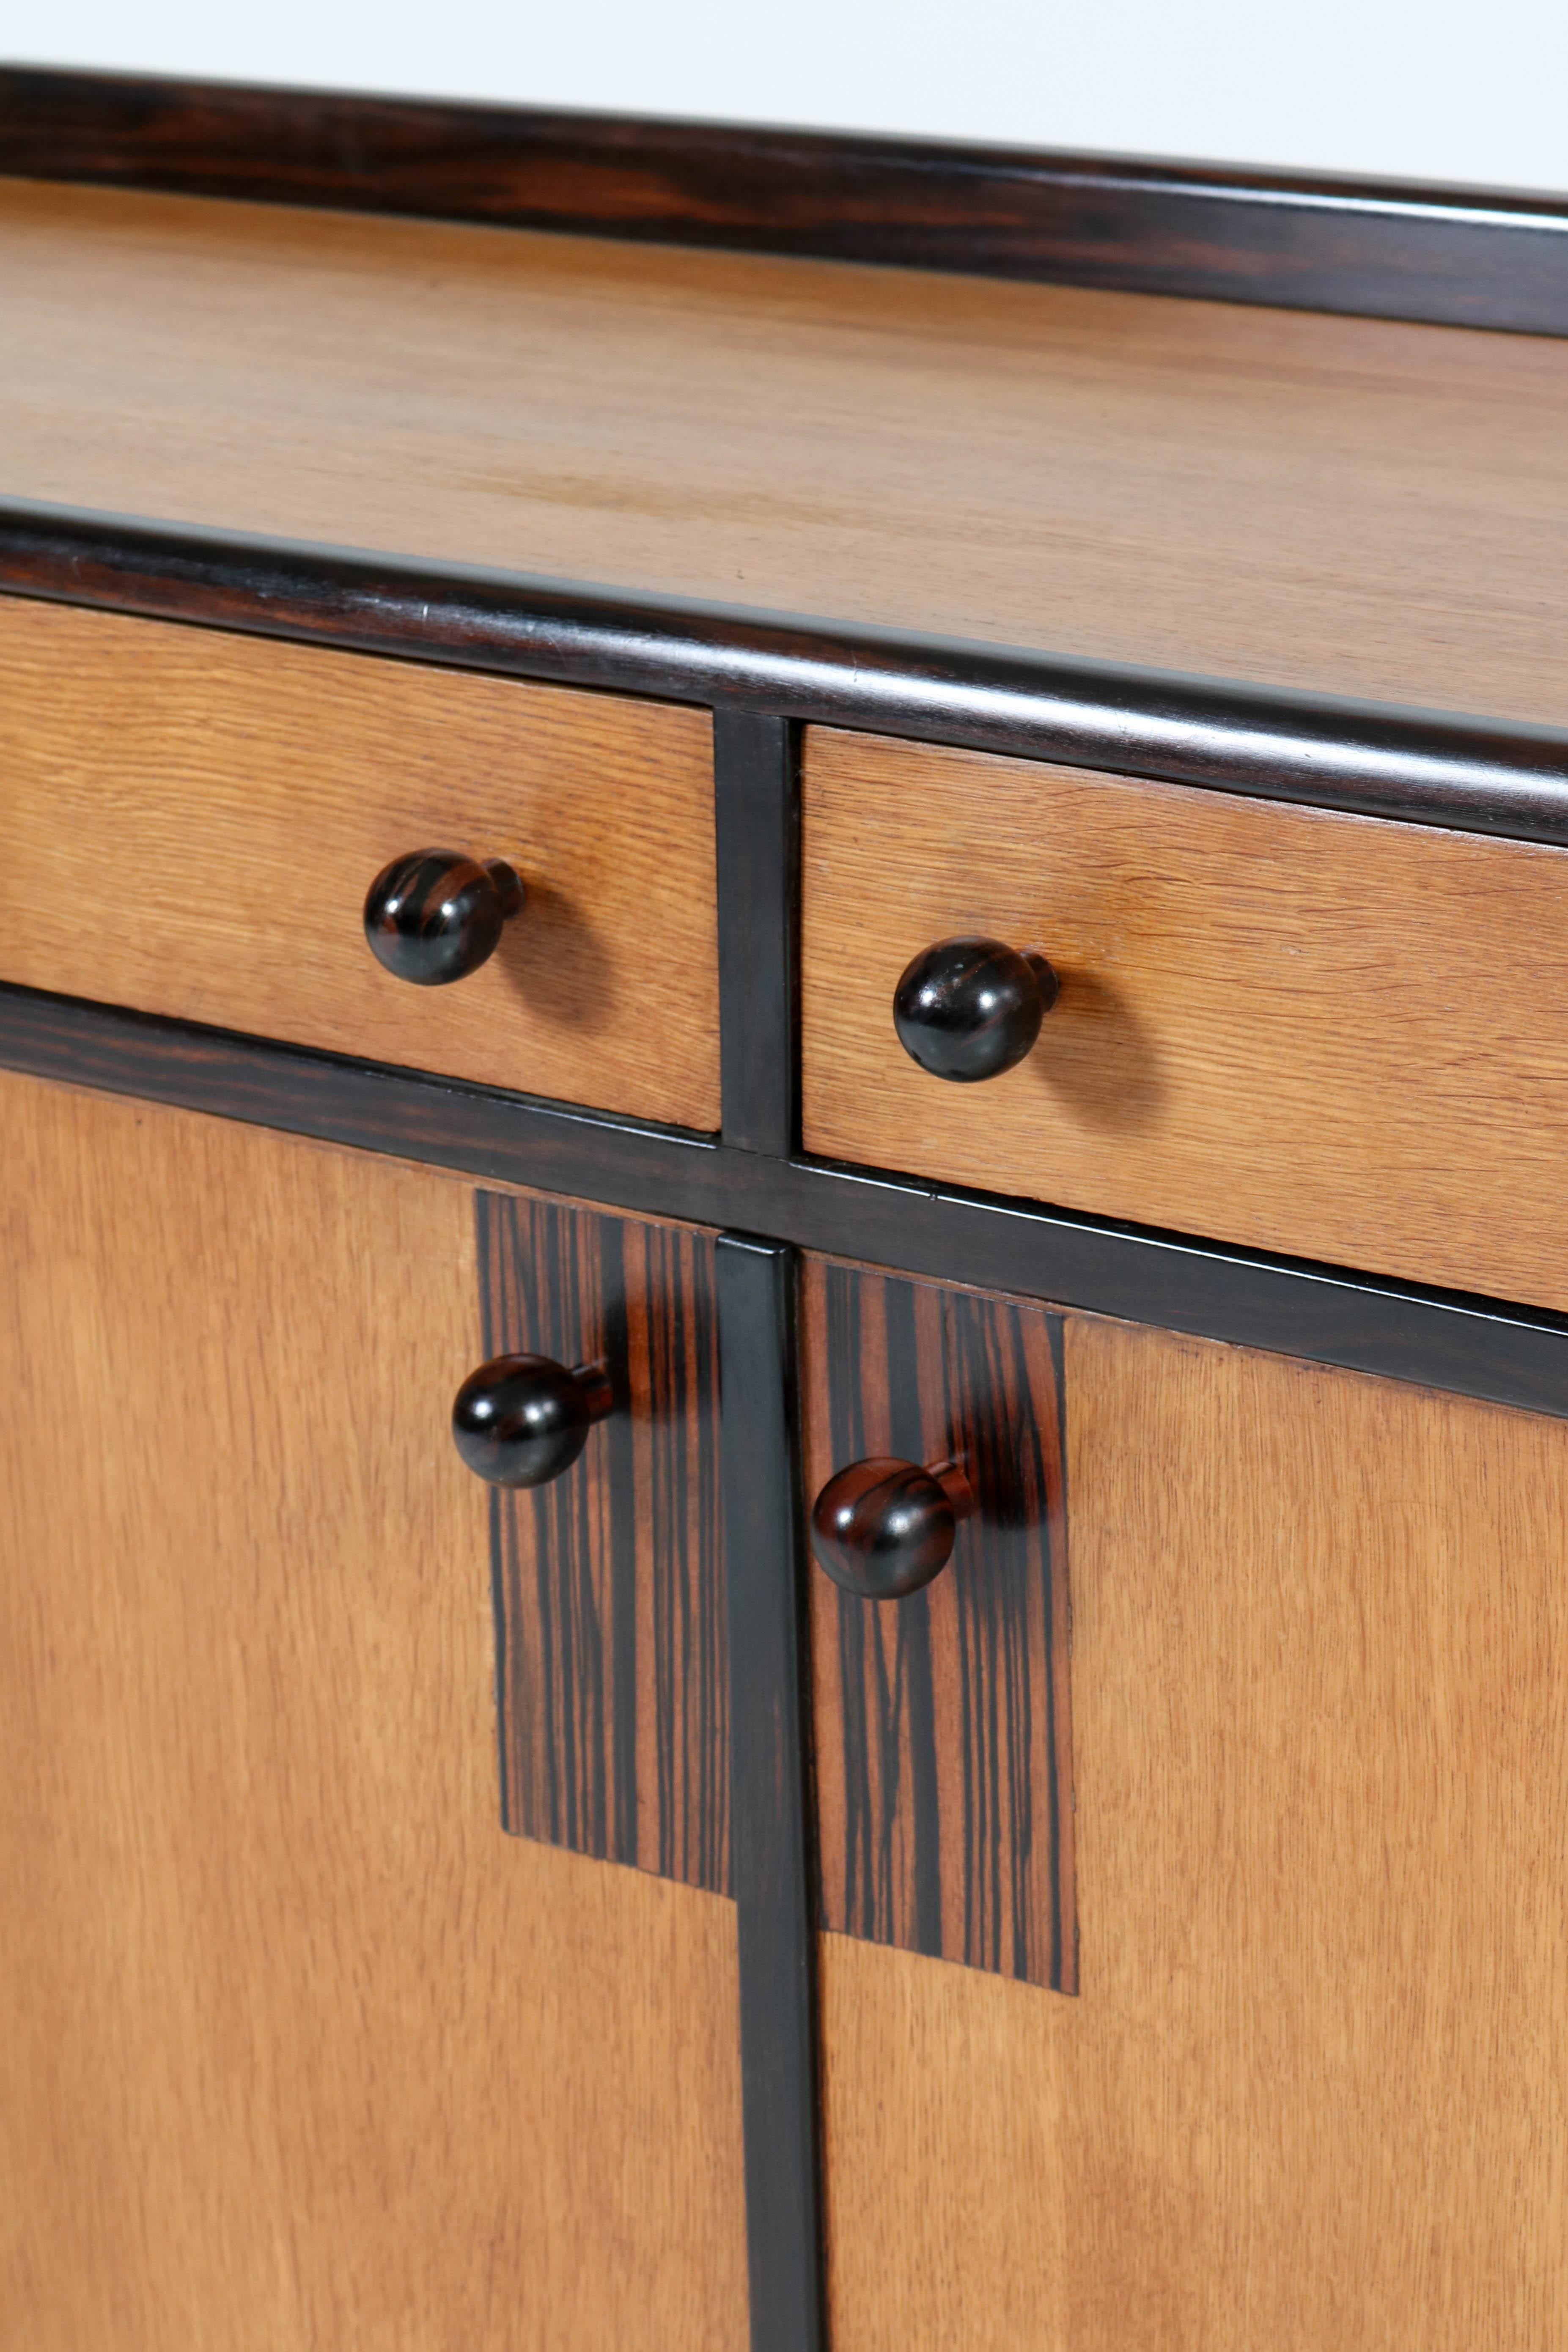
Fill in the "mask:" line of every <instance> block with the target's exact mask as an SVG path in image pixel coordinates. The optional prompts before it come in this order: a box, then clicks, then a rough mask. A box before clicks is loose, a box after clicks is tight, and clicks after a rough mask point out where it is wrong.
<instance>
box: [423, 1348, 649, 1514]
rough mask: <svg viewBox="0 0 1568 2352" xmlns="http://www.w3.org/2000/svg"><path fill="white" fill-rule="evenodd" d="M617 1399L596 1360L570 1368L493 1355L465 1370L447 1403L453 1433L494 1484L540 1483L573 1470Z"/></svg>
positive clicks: (549, 1361)
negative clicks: (475, 1368) (475, 1367)
mask: <svg viewBox="0 0 1568 2352" xmlns="http://www.w3.org/2000/svg"><path fill="white" fill-rule="evenodd" d="M614 1403H615V1394H614V1391H613V1390H612V1389H611V1386H610V1382H609V1377H608V1375H607V1374H606V1373H605V1370H604V1369H603V1367H602V1366H600V1365H598V1364H580V1365H579V1366H578V1367H577V1370H575V1371H571V1372H569V1371H568V1370H567V1369H566V1367H565V1365H564V1364H557V1363H555V1362H554V1361H553V1360H552V1359H551V1358H550V1357H549V1356H497V1357H496V1358H495V1359H494V1360H493V1361H492V1362H490V1363H488V1364H481V1365H480V1366H479V1370H478V1371H477V1372H470V1373H469V1374H468V1379H467V1380H466V1381H464V1382H463V1385H462V1387H461V1388H460V1389H459V1390H458V1393H457V1396H456V1397H455V1398H454V1400H453V1402H452V1435H453V1436H454V1438H455V1439H456V1440H457V1444H458V1453H459V1454H461V1455H462V1457H463V1459H464V1461H465V1462H466V1463H467V1464H468V1467H469V1469H470V1470H472V1471H474V1472H476V1473H477V1475H479V1477H481V1478H488V1479H489V1483H490V1485H491V1486H546V1485H548V1483H549V1481H550V1480H551V1479H552V1478H559V1477H560V1475H561V1473H562V1472H563V1470H570V1468H571V1467H572V1465H573V1463H574V1462H575V1461H576V1459H577V1456H578V1455H579V1454H581V1453H582V1451H583V1448H584V1444H586V1442H587V1437H588V1432H589V1431H590V1430H591V1429H592V1428H593V1426H594V1423H595V1422H596V1421H603V1419H604V1418H605V1414H606V1413H607V1412H610V1410H611V1409H612V1407H613V1406H614Z"/></svg>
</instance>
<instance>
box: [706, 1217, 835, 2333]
mask: <svg viewBox="0 0 1568 2352" xmlns="http://www.w3.org/2000/svg"><path fill="white" fill-rule="evenodd" d="M715 1260H716V1274H717V1281H716V1287H717V1291H718V1299H719V1360H720V1379H721V1385H722V1391H723V1406H722V1412H721V1421H720V1427H721V1440H720V1443H721V1475H722V1481H723V1496H724V1558H725V1563H726V1574H727V1578H728V1610H729V1623H730V1809H731V1857H732V1868H731V1878H732V1884H733V1888H734V1895H735V1914H736V1931H737V1943H738V1952H739V1962H740V1968H739V1976H740V2005H741V2097H742V2134H743V2141H744V2163H745V2177H746V2248H747V2262H748V2269H749V2275H750V2283H751V2314H752V2333H751V2343H752V2352H822V2347H824V2346H825V2344H826V2325H825V2316H824V2309H825V2306H824V2294H823V2287H824V2281H823V2265H822V2228H821V2186H820V2149H819V2141H818V2119H817V2062H816V1937H815V1932H814V1928H813V1922H812V1916H811V1888H812V1886H813V1885H814V1884H815V1880H816V1864H815V1861H814V1859H813V1855H812V1851H811V1835H810V1815H809V1811H808V1807H807V1801H806V1761H805V1759H806V1756H807V1753H808V1739H807V1733H806V1723H805V1714H806V1697H805V1690H806V1678H805V1660H806V1634H805V1593H804V1591H803V1575H804V1558H803V1553H802V1547H801V1527H800V1517H799V1511H800V1504H799V1489H800V1480H799V1477H798V1475H797V1466H798V1465H797V1462H796V1451H795V1445H796V1438H795V1433H796V1428H797V1415H796V1412H795V1252H794V1251H793V1250H792V1249H789V1248H786V1247H784V1245H782V1244H779V1243H777V1242H773V1241H757V1240H752V1238H750V1237H749V1236H748V1235H745V1234H721V1236H720V1238H719V1243H718V1247H717V1250H716V1253H715Z"/></svg>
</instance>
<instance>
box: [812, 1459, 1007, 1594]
mask: <svg viewBox="0 0 1568 2352" xmlns="http://www.w3.org/2000/svg"><path fill="white" fill-rule="evenodd" d="M973 1508H974V1496H973V1492H972V1491H971V1488H970V1485H969V1481H968V1479H967V1478H966V1477H965V1476H964V1475H963V1471H962V1470H961V1469H960V1467H959V1465H958V1464H957V1463H956V1462H938V1463H935V1464H933V1465H931V1468H930V1469H925V1470H922V1469H921V1466H920V1465H919V1463H917V1462H893V1461H886V1460H878V1461H874V1462H852V1463H851V1464H850V1465H849V1467H848V1468H847V1470H840V1471H839V1472H838V1474H837V1476H836V1477H832V1478H830V1479H829V1480H828V1482H827V1484H826V1486H824V1488H823V1490H822V1492H821V1494H820V1495H818V1496H817V1498H816V1502H815V1503H814V1504H813V1506H812V1512H811V1548H812V1549H813V1551H814V1552H815V1553H816V1557H817V1559H818V1560H819V1561H820V1562H821V1564H822V1566H823V1567H824V1568H825V1569H826V1570H827V1573H828V1575H829V1576H830V1577H831V1578H832V1579H833V1581H834V1583H835V1584H841V1585H842V1586H843V1587H844V1590H845V1591H846V1592H858V1594H859V1595H860V1598H861V1599H862V1600H863V1601H901V1600H902V1599H903V1597H904V1595H905V1594H906V1593H909V1592H918V1591H920V1589H921V1585H922V1584H929V1583H930V1582H931V1579H932V1577H933V1576H940V1575H941V1573H942V1570H943V1569H944V1568H945V1567H946V1566H947V1563H948V1561H949V1559H951V1558H952V1539H953V1536H954V1534H955V1532H956V1531H957V1528H958V1522H959V1521H960V1519H963V1518H967V1517H968V1516H969V1514H970V1512H971V1511H972V1510H973Z"/></svg>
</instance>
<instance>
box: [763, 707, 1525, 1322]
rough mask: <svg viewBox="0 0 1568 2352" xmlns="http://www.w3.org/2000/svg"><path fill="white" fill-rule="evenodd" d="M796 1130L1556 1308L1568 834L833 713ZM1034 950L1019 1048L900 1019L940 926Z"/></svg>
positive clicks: (817, 737) (818, 763) (809, 766)
mask: <svg viewBox="0 0 1568 2352" xmlns="http://www.w3.org/2000/svg"><path fill="white" fill-rule="evenodd" d="M804 841H805V881H804V951H803V968H804V971H803V1003H804V1012H803V1024H804V1096H805V1140H806V1144H807V1146H808V1148H809V1149H810V1150H814V1151H820V1152H825V1153H826V1154H828V1155H830V1156H832V1157H834V1158H839V1159H847V1160H869V1161H871V1162H873V1163H875V1164H876V1165H878V1166H880V1167H886V1168H896V1169H904V1170H909V1171H912V1172H914V1173H917V1174H920V1175H924V1176H931V1177H938V1178H942V1179H945V1180H946V1181H949V1182H956V1183H961V1184H973V1185H976V1186H979V1187H982V1188H984V1189H989V1190H994V1191H997V1192H1008V1193H1020V1194H1026V1195H1029V1196H1032V1197H1033V1198H1035V1199H1037V1200H1043V1201H1049V1202H1053V1203H1055V1204H1058V1205H1059V1206H1063V1207H1067V1208H1072V1209H1081V1210H1085V1211H1088V1212H1090V1213H1096V1214H1100V1215H1103V1216H1110V1217H1123V1218H1127V1219H1130V1220H1131V1221H1133V1222H1135V1223H1144V1224H1152V1225H1165V1226H1174V1227H1176V1228H1177V1229H1179V1230H1181V1231H1184V1232H1187V1233H1193V1234H1202V1235H1205V1236H1209V1237H1213V1238H1217V1239H1221V1240H1224V1241H1228V1242H1240V1243H1244V1244H1251V1245H1252V1246H1254V1247H1257V1248H1260V1249H1268V1250H1279V1251H1282V1252H1286V1253H1289V1254H1290V1255H1300V1256H1304V1257H1310V1258H1319V1259H1327V1260H1330V1261H1331V1262H1333V1263H1336V1264H1340V1265H1353V1266H1357V1267H1363V1268H1365V1269H1368V1270H1371V1271H1375V1272H1379V1273H1384V1274H1391V1275H1400V1276H1406V1277H1408V1278H1410V1279H1412V1280H1415V1281H1422V1282H1434V1283H1440V1284H1451V1285H1454V1286H1458V1287H1459V1288H1462V1289H1469V1290H1479V1291H1483V1292H1488V1293H1490V1294H1493V1295H1498V1296H1501V1297H1510V1298H1521V1299H1528V1300H1531V1301H1535V1302H1538V1303H1540V1304H1542V1305H1544V1306H1549V1307H1568V1261H1565V1260H1564V1257H1563V1250H1562V1247H1561V1241H1560V1235H1561V1232H1562V1227H1563V1220H1564V1216H1565V1214H1568V853H1564V852H1563V851H1562V850H1557V849H1548V848H1544V847H1541V846H1538V845H1532V844H1526V843H1521V842H1500V841H1488V840H1485V839H1483V838H1481V837H1479V836H1478V835H1467V834H1457V833H1445V832H1440V831H1436V830H1433V829H1430V828H1427V827H1424V826H1418V825H1399V824H1387V823H1383V822H1378V821H1374V820H1372V819H1368V818H1362V817H1353V816H1336V815H1331V814H1328V813H1326V812H1324V811H1321V810H1316V809H1306V808H1293V807H1289V806H1287V805H1285V804H1283V803H1275V802H1267V801H1251V800H1244V799H1239V798H1235V797H1232V796H1230V795H1228V794H1226V793H1203V792H1194V791H1190V790H1186V789H1184V788H1182V787H1180V786H1176V785H1162V784H1152V783H1145V782H1132V781H1130V780H1128V779H1126V778H1119V777H1110V776H1091V775H1086V774H1083V773H1081V772H1076V771H1073V770H1070V769H1063V768H1053V767H1047V766H1043V765H1037V764H1036V763H1034V762H1032V761H1021V760H994V759H987V758H984V757H983V756H981V755H978V754H973V753H968V752H962V751H943V750H940V749H931V748H921V747H919V746H915V745H909V744H899V743H893V742H888V741H883V740H879V739H877V738H875V737H870V736H857V735H849V734H840V733H837V732H834V731H832V730H821V729H813V730H811V732H810V735H809V738H808V741H807V748H806V757H805V824H804ZM963 932H978V933H982V934H986V935H989V936H991V937H994V938H997V939H1001V940H1006V941H1008V942H1009V943H1010V944H1011V945H1013V946H1015V947H1020V948H1026V947H1036V948H1039V949H1041V950H1043V951H1044V952H1045V953H1046V954H1047V956H1048V957H1049V958H1050V960H1051V961H1052V962H1053V964H1055V965H1056V967H1057V969H1058V972H1059V973H1060V975H1061V980H1062V992H1061V997H1060V1000H1059V1002H1058V1005H1057V1007H1056V1009H1055V1010H1054V1011H1053V1012H1051V1013H1048V1014H1047V1018H1046V1021H1045V1024H1044V1026H1043V1027H1042V1029H1041V1032H1040V1037H1039V1042H1038V1044H1037V1045H1036V1047H1035V1049H1034V1051H1033V1053H1032V1054H1031V1055H1029V1056H1028V1058H1027V1060H1026V1061H1025V1062H1024V1063H1022V1064H1021V1065H1020V1066H1018V1067H1017V1068H1016V1069H1014V1070H1011V1071H1009V1072H1008V1073H1007V1074H1006V1076H1004V1077H1000V1078H994V1079H989V1080H987V1081H985V1082H984V1084H982V1085H978V1086H957V1085H952V1084H950V1083H947V1082H944V1081H943V1080H942V1079H939V1078H934V1077H931V1076H929V1075H928V1074H927V1073H926V1072H925V1071H923V1070H921V1068H920V1067H919V1066H918V1065H917V1064H916V1063H914V1062H913V1061H911V1060H910V1057H909V1055H907V1054H905V1053H904V1051H903V1049H902V1048H901V1046H900V1044H899V1041H898V1038H897V1036H896V1034H894V1029H893V1021H892V1002H893V993H894V990H895V988H896V986H897V983H898V980H899V975H900V972H901V971H902V970H903V968H904V966H905V964H906V963H907V962H908V961H910V958H911V957H912V956H914V955H915V954H917V953H918V952H919V951H920V950H921V949H922V948H924V947H928V946H930V945H931V943H932V942H933V941H935V940H941V939H944V938H947V937H950V936H952V935H953V934H956V933H963Z"/></svg>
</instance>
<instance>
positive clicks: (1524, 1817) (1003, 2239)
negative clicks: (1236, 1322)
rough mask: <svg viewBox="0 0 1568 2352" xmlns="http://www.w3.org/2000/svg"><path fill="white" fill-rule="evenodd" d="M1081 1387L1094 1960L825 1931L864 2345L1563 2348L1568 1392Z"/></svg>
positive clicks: (1078, 1608)
mask: <svg viewBox="0 0 1568 2352" xmlns="http://www.w3.org/2000/svg"><path fill="white" fill-rule="evenodd" d="M1066 1397H1067V1426H1068V1497H1069V1518H1070V1530H1071V1544H1072V1580H1073V1645H1072V1647H1073V1656H1072V1696H1073V1749H1074V1777H1075V1783H1076V1790H1077V1815H1076V1834H1077V1861H1078V1900H1079V1921H1080V1927H1081V1937H1082V1942H1081V1970H1080V1981H1079V1999H1078V2000H1075V2001H1063V2000H1054V1999H1052V1998H1051V1996H1050V1995H1049V1994H1047V1993H1044V1992H1040V1991H1038V1990H1036V1989H1034V1988H1033V1987H1031V1986H1028V1985H1024V1984H1017V1983H1012V1984H1009V1983H1005V1982H1002V1981H999V1980H997V1979H994V1978H991V1977H987V1976H984V1975H982V1974H980V1973H978V1972H976V1971H973V1970H966V1969H952V1968H947V1967H944V1966H942V1964H941V1963H940V1962H936V1961H932V1960H930V1959H926V1958H919V1957H916V1956H914V1955H911V1954H908V1953H904V1952H895V1951H888V1950H883V1949H879V1948H875V1947H873V1946H870V1945H865V1944H859V1943H856V1942H854V1941H851V1940H850V1939H848V1938H847V1937H841V1936H837V1935H828V1936H826V1937H824V1938H823V1942H822V1999H823V2013H824V2033H825V2059H826V2066H825V2077H826V2079H825V2099H826V2177H827V2199H828V2207H829V2220H830V2267H831V2296H832V2305H833V2311H834V2317H835V2326H836V2336H835V2343H836V2347H837V2352H867V2348H868V2347H884V2346H885V2347H889V2348H890V2347H894V2346H897V2347H899V2352H910V2347H915V2346H920V2347H928V2346H929V2347H937V2346H945V2345H948V2344H952V2343H963V2344H964V2345H965V2346H966V2347H987V2348H988V2347H998V2352H1000V2347H1008V2352H1013V2347H1019V2352H1022V2347H1030V2352H1038V2347H1064V2352H1154V2347H1160V2352H1188V2347H1192V2352H1199V2347H1201V2352H1242V2347H1247V2348H1248V2352H1252V2347H1260V2346H1277V2345H1278V2346H1285V2345H1289V2346H1300V2347H1327V2346H1348V2345H1354V2346H1355V2347H1358V2352H1382V2347H1387V2352H1395V2347H1398V2352H1415V2347H1419V2352H1449V2347H1452V2352H1461V2347H1465V2352H1469V2348H1470V2347H1475V2346H1477V2345H1480V2344H1486V2345H1488V2346H1490V2347H1499V2352H1546V2348H1547V2347H1560V2346H1562V2345H1563V2344H1564V2343H1568V2157H1565V2155H1564V2151H1565V2149H1568V1932H1565V1927H1564V1916H1563V1895H1562V1886H1563V1867H1564V1859H1565V1854H1568V1579H1565V1577H1564V1573H1563V1562H1564V1559H1565V1557H1568V1424H1565V1423H1563V1422H1560V1421H1555V1420H1537V1419H1533V1418H1531V1417H1528V1416H1526V1415H1522V1414H1518V1413H1510V1412H1504V1411H1501V1410H1500V1409H1497V1408H1494V1407H1491V1406H1487V1405H1481V1404H1476V1403H1472V1402H1468V1401H1465V1400H1462V1399H1458V1398H1453V1397H1444V1396H1438V1395H1435V1394H1432V1393H1429V1392H1426V1391H1421V1390H1417V1389H1415V1388H1408V1387H1404V1386H1399V1385H1394V1384H1392V1383H1381V1382H1378V1381H1372V1380H1367V1379H1363V1378H1361V1377H1359V1376H1357V1375H1353V1374H1350V1373H1342V1372H1334V1371H1329V1370H1322V1369H1321V1368H1318V1367H1313V1366H1310V1365H1305V1364H1300V1363H1292V1362H1288V1361H1283V1360H1278V1359H1274V1358H1269V1357H1267V1356H1262V1355H1258V1354H1253V1353H1250V1352H1247V1351H1246V1350H1243V1349H1228V1348H1223V1347H1219V1346H1215V1345H1211V1344H1209V1343H1206V1342H1201V1341H1195V1340H1185V1339H1176V1338H1173V1337H1171V1336H1168V1335H1163V1334H1160V1333H1155V1332H1149V1331H1142V1330H1137V1329H1132V1328H1124V1327H1121V1326H1117V1325H1111V1324H1099V1323H1094V1322H1090V1321H1088V1320H1085V1319H1081V1318H1069V1319H1068V1323H1067V1328H1066ZM892 2249H897V2254H896V2257H892V2256H890V2250H892Z"/></svg>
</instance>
